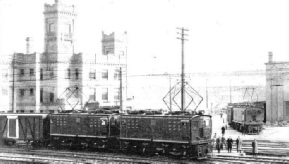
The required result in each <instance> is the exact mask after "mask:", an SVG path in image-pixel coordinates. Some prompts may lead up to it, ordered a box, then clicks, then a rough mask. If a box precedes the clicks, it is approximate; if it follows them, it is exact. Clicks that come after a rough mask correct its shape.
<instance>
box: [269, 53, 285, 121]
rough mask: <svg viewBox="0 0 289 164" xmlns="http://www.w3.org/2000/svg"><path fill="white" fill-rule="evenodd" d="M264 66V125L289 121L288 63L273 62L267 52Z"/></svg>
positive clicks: (270, 54)
mask: <svg viewBox="0 0 289 164" xmlns="http://www.w3.org/2000/svg"><path fill="white" fill-rule="evenodd" d="M265 65H266V123H268V124H277V123H281V122H283V121H289V83H287V82H288V79H289V62H274V61H273V55H272V53H271V52H269V61H268V63H265Z"/></svg>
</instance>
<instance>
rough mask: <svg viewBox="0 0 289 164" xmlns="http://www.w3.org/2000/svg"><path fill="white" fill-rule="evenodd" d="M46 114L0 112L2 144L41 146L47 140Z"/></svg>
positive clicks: (48, 124) (47, 116) (47, 123)
mask: <svg viewBox="0 0 289 164" xmlns="http://www.w3.org/2000/svg"><path fill="white" fill-rule="evenodd" d="M49 126H50V123H49V115H48V114H8V113H6V114H0V139H1V141H2V142H3V143H4V144H7V145H14V144H16V143H18V144H20V143H22V144H23V143H25V144H32V145H33V146H35V147H36V146H43V145H45V144H47V143H48V142H49Z"/></svg>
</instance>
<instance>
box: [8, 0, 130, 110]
mask: <svg viewBox="0 0 289 164" xmlns="http://www.w3.org/2000/svg"><path fill="white" fill-rule="evenodd" d="M44 8H45V10H44V18H45V39H44V45H45V46H44V47H45V48H44V52H43V53H42V54H36V53H32V54H29V53H27V54H20V53H18V54H15V55H16V56H15V59H16V61H17V62H15V66H14V71H16V72H17V73H16V74H15V76H14V78H15V85H14V87H11V89H12V90H13V89H14V91H15V93H16V94H15V96H14V99H13V100H12V96H10V97H11V99H10V100H11V102H12V101H14V102H15V103H14V106H13V107H12V105H11V109H10V111H12V109H14V112H21V113H27V112H28V113H29V112H30V113H34V112H35V113H53V112H56V111H60V110H79V109H95V108H97V107H99V106H100V107H116V106H118V107H119V106H120V93H121V92H120V76H119V74H120V68H121V69H122V72H126V68H127V52H126V48H127V39H126V38H127V36H126V35H127V34H126V32H124V33H114V32H113V33H111V34H105V33H104V32H103V34H102V48H103V50H102V53H101V54H100V55H95V54H93V55H89V54H82V53H79V54H75V53H74V23H75V18H76V16H77V14H76V12H75V7H74V6H67V5H65V4H63V3H61V1H59V0H55V3H54V4H53V5H49V4H45V7H44ZM31 40H32V39H30V38H29V39H26V41H31ZM30 45H32V43H27V52H32V50H31V48H30V47H29V46H30ZM12 71H13V69H11V71H10V73H11V72H12ZM121 79H122V83H123V87H122V93H123V94H122V97H123V100H126V82H127V80H126V79H127V78H126V75H125V73H123V76H122V78H121Z"/></svg>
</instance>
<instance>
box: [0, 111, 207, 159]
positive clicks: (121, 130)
mask: <svg viewBox="0 0 289 164" xmlns="http://www.w3.org/2000/svg"><path fill="white" fill-rule="evenodd" d="M0 132H1V136H0V139H1V141H2V143H4V144H6V145H19V143H22V144H25V145H29V146H33V147H50V148H73V149H90V150H91V149H93V150H100V149H102V150H116V151H125V152H138V153H140V154H151V155H153V154H156V153H158V154H170V155H176V156H185V157H194V158H203V157H206V156H207V154H208V153H209V152H211V151H212V150H211V147H210V145H211V142H212V139H211V134H212V120H211V116H209V115H203V114H201V113H200V114H189V113H178V114H168V115H164V114H160V113H159V112H148V113H146V112H141V114H140V113H135V114H120V113H112V112H103V113H92V112H68V113H58V114H23V113H15V114H9V113H5V114H0Z"/></svg>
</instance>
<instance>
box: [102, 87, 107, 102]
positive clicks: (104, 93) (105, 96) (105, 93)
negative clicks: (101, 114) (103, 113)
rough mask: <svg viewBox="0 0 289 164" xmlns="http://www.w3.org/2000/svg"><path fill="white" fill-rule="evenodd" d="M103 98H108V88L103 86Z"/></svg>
mask: <svg viewBox="0 0 289 164" xmlns="http://www.w3.org/2000/svg"><path fill="white" fill-rule="evenodd" d="M102 100H108V88H102Z"/></svg>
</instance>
